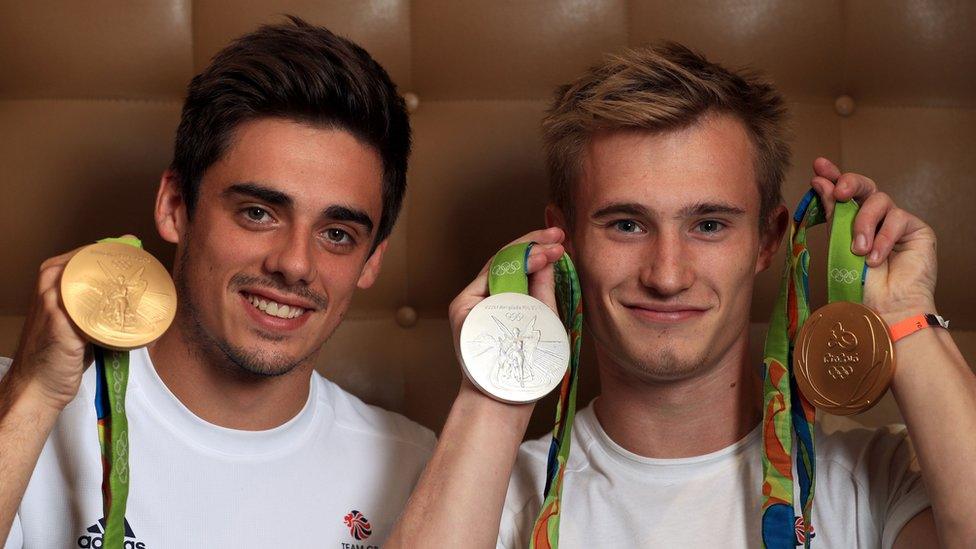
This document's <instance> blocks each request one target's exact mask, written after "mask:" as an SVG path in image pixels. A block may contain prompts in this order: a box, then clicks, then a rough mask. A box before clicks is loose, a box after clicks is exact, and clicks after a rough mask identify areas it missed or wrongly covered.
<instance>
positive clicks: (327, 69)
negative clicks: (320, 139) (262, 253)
mask: <svg viewBox="0 0 976 549" xmlns="http://www.w3.org/2000/svg"><path fill="white" fill-rule="evenodd" d="M288 19H289V21H290V22H288V23H283V24H278V25H266V26H263V27H261V28H259V29H258V30H257V31H255V32H252V33H250V34H247V35H244V36H242V37H240V38H238V39H237V40H235V41H234V42H232V43H231V44H230V45H229V46H227V47H226V48H224V49H223V50H221V51H220V52H219V53H218V54H217V55H215V56H214V58H213V59H212V60H211V62H210V65H209V66H208V67H207V68H206V69H204V70H203V72H201V73H200V74H198V75H197V76H195V77H193V80H191V81H190V85H189V86H188V88H187V97H186V101H185V102H184V104H183V114H182V117H181V119H180V126H179V129H178V130H177V132H176V145H175V148H174V153H173V163H172V165H171V166H170V169H171V170H172V172H173V174H174V175H175V176H176V178H177V180H178V182H179V185H180V190H181V192H182V193H183V198H184V200H185V202H186V206H187V214H188V215H190V216H192V215H193V211H194V208H195V206H196V201H197V197H198V191H199V188H200V181H201V179H202V178H203V174H204V172H206V170H207V169H208V168H209V167H210V166H211V165H213V163H214V162H216V161H217V160H219V159H220V158H221V156H223V154H224V153H225V152H226V151H227V147H228V145H229V143H230V142H231V140H232V138H233V134H234V131H235V129H236V128H237V127H238V126H239V125H240V124H241V123H242V122H246V121H248V120H253V119H257V118H271V117H274V118H286V119H290V120H295V121H298V122H304V123H309V124H314V125H317V126H325V127H336V128H341V129H343V130H345V131H348V132H350V133H351V134H353V135H354V136H356V138H357V139H359V140H360V141H362V142H363V143H365V144H367V145H369V146H371V147H373V148H374V149H375V150H376V151H377V152H378V153H379V155H380V157H381V158H382V160H383V213H382V215H381V217H380V222H379V227H378V228H377V231H376V236H375V238H374V239H373V246H374V248H375V246H376V244H378V243H379V242H381V241H382V240H383V239H385V238H386V237H387V236H389V234H390V231H391V230H392V229H393V224H394V223H395V222H396V218H397V215H398V214H399V212H400V206H401V205H402V203H403V195H404V192H405V191H406V186H407V179H406V176H407V157H408V156H409V155H410V122H409V119H408V116H407V111H406V106H405V104H404V101H403V98H402V97H400V96H399V94H398V93H397V90H396V85H395V84H393V82H392V81H391V80H390V77H389V75H387V73H386V71H385V70H384V69H383V67H381V66H380V65H379V63H377V62H376V61H374V60H373V58H372V57H370V56H369V54H368V53H366V50H364V49H363V48H361V47H359V46H357V45H356V44H354V43H352V42H351V41H349V40H347V39H345V38H342V37H340V36H336V35H335V34H333V33H332V32H330V31H329V30H328V29H325V28H322V27H316V26H313V25H310V24H308V23H306V22H305V21H303V20H302V19H299V18H298V17H294V16H288Z"/></svg>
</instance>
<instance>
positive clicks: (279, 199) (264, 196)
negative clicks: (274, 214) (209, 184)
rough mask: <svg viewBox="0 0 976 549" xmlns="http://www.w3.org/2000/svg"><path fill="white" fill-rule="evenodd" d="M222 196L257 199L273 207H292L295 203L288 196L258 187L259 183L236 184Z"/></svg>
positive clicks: (228, 188) (225, 190)
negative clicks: (243, 196)
mask: <svg viewBox="0 0 976 549" xmlns="http://www.w3.org/2000/svg"><path fill="white" fill-rule="evenodd" d="M222 194H223V195H224V196H230V195H233V194H242V195H245V196H250V197H253V198H257V199H258V200H260V201H262V202H267V203H268V204H271V205H273V206H291V205H292V204H293V203H294V201H293V200H292V199H291V197H290V196H288V195H287V194H285V193H283V192H281V191H276V190H274V189H269V188H268V187H264V186H262V185H258V184H257V183H236V184H234V185H231V186H230V187H227V188H226V189H224V192H223V193H222Z"/></svg>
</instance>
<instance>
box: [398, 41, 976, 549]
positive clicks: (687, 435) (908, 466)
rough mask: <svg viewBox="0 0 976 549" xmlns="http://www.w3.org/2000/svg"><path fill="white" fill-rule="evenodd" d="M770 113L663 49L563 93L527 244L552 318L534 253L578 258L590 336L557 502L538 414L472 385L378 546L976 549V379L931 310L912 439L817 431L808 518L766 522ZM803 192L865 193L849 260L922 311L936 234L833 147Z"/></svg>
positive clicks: (898, 377) (901, 305)
mask: <svg viewBox="0 0 976 549" xmlns="http://www.w3.org/2000/svg"><path fill="white" fill-rule="evenodd" d="M784 116H785V104H784V101H783V99H782V97H781V96H780V95H779V94H778V93H777V92H776V91H775V90H774V89H773V88H772V86H770V85H769V84H768V83H766V82H764V81H762V80H761V79H758V78H756V77H754V76H750V75H741V74H737V73H733V72H731V71H728V70H726V69H724V68H723V67H721V66H719V65H716V64H714V63H710V62H708V61H707V60H706V59H704V58H703V57H701V56H699V55H697V54H695V53H693V52H692V51H690V50H688V49H687V48H685V47H683V46H680V45H675V44H672V45H666V46H662V47H658V48H646V49H639V50H633V51H628V52H625V53H623V54H620V55H616V56H610V57H608V58H607V60H606V61H605V62H604V63H603V64H601V65H599V66H597V67H594V68H593V69H591V70H589V71H588V72H587V73H585V74H584V75H582V76H581V77H580V78H578V79H577V80H576V81H574V82H573V83H571V84H569V85H567V86H565V87H563V88H561V89H560V90H559V92H558V94H557V96H556V100H555V102H554V103H553V105H552V107H551V109H550V110H549V112H548V114H547V116H546V118H545V120H544V121H543V136H544V142H545V146H546V153H547V160H548V164H549V172H550V173H549V175H550V184H551V190H552V193H551V198H552V202H551V204H550V206H549V207H548V209H547V211H546V218H547V222H548V224H549V225H550V226H551V227H552V228H550V229H547V230H544V231H537V232H534V233H531V234H529V235H526V236H525V237H523V238H522V239H521V240H522V241H536V242H538V245H536V246H535V247H534V248H533V249H532V252H531V255H530V256H529V258H528V260H527V271H529V272H534V273H537V274H534V275H533V276H534V280H530V293H532V294H533V295H535V296H537V297H539V298H540V299H543V300H545V301H547V302H548V303H549V305H550V306H551V307H553V308H554V309H555V303H554V296H553V288H552V284H553V275H552V269H551V268H547V267H548V265H549V264H550V263H552V262H553V261H555V260H556V258H558V257H559V256H560V254H561V253H562V252H563V249H564V248H565V249H566V250H567V251H568V252H569V254H570V255H571V256H572V258H573V260H574V261H575V263H576V266H577V268H578V270H579V279H580V284H581V287H582V293H583V303H584V306H583V310H584V311H585V314H586V321H585V324H584V325H585V327H586V330H587V332H588V333H589V334H591V335H592V337H593V340H594V342H595V350H596V361H595V363H592V364H582V365H581V366H580V369H581V371H588V372H591V375H592V372H594V371H596V372H597V373H598V374H599V378H600V383H601V394H600V396H599V397H598V398H597V399H596V400H595V401H594V403H593V404H592V405H590V406H588V407H586V408H585V409H583V410H581V411H580V412H578V413H577V415H576V421H575V428H574V430H573V433H572V438H571V446H570V453H569V456H568V459H567V460H566V462H565V464H562V465H563V467H564V468H563V469H561V470H560V476H556V477H554V481H553V486H558V487H559V489H561V491H562V500H561V501H555V502H553V501H546V502H545V503H546V504H545V506H544V505H543V490H544V488H545V487H546V486H547V473H551V472H552V470H551V469H549V468H548V467H547V462H548V459H549V455H550V452H551V448H552V447H551V445H550V442H551V437H544V438H543V439H541V440H537V441H530V442H527V443H525V444H523V445H522V447H521V449H518V443H519V441H520V439H521V437H522V436H523V433H524V432H525V428H526V425H527V423H528V418H529V415H530V413H531V408H532V406H530V405H522V406H515V405H508V404H502V403H500V402H497V401H494V400H492V399H490V398H489V397H487V396H485V395H483V394H481V393H479V392H478V390H477V389H475V388H474V386H473V385H472V384H471V383H469V382H467V381H465V382H464V383H463V384H462V387H461V390H460V393H459V395H458V397H457V399H456V401H455V403H454V406H453V408H452V410H451V413H450V415H449V417H448V420H447V423H446V424H445V427H444V429H443V431H442V433H441V437H440V441H439V443H438V447H437V449H436V451H435V454H434V456H433V457H432V458H431V462H430V464H429V465H428V468H427V470H426V471H425V473H424V475H423V477H422V479H421V482H420V484H418V488H417V491H416V492H415V494H414V496H413V499H412V500H411V502H410V504H409V505H408V509H407V510H406V511H405V512H404V515H403V517H402V518H401V522H400V526H399V527H398V529H397V532H396V533H394V535H393V537H392V538H391V542H398V543H400V544H402V546H404V547H416V546H419V545H420V544H421V543H425V542H429V541H430V540H437V543H447V544H448V545H450V544H452V543H464V545H465V546H466V547H492V546H495V544H496V539H497V544H498V547H505V548H509V549H512V548H524V547H528V546H530V544H531V546H532V547H535V548H537V549H544V548H549V547H555V546H556V544H557V543H558V545H559V547H561V548H563V549H565V548H570V547H574V548H575V547H761V546H765V547H767V548H770V549H772V548H777V549H780V548H783V547H793V546H794V545H803V544H804V543H806V542H809V541H811V538H812V544H813V546H814V547H823V548H834V547H885V548H888V547H898V548H914V547H933V546H936V545H937V543H938V541H937V539H938V540H940V541H941V542H942V543H943V544H944V545H946V546H949V547H973V546H976V526H974V525H976V523H974V521H973V520H972V518H973V517H974V516H976V491H974V490H973V489H972V487H973V486H976V466H974V465H973V464H974V461H973V460H972V455H973V454H974V453H976V437H974V436H973V435H972V433H973V432H976V377H974V376H973V373H972V371H971V370H970V369H969V367H968V366H967V364H966V362H965V361H964V360H963V358H962V356H961V355H960V353H959V351H958V349H957V348H956V346H955V344H954V343H953V341H952V338H951V337H950V335H949V333H948V332H947V331H946V330H944V329H942V328H941V327H928V326H924V327H923V324H924V323H923V324H920V325H917V326H916V325H915V324H914V323H912V327H913V329H914V328H919V327H922V328H923V329H920V330H918V331H915V332H914V333H910V335H907V336H905V337H904V338H902V339H900V340H898V341H896V342H895V353H896V355H897V361H898V365H897V369H896V370H895V373H894V377H893V381H892V389H893V392H894V395H895V398H896V400H897V402H898V405H899V408H900V410H901V412H902V415H903V416H904V418H905V420H906V423H907V427H908V430H909V431H910V432H911V435H912V439H911V440H909V439H908V437H907V435H906V432H905V429H904V428H896V429H892V430H877V431H873V430H869V429H854V430H850V431H845V432H837V433H830V434H827V433H824V432H823V431H822V430H820V429H817V433H816V435H817V436H816V437H815V440H816V441H817V445H816V450H815V457H816V459H815V463H816V485H815V492H814V493H815V500H814V504H813V511H812V520H811V521H810V528H807V527H806V525H805V524H804V523H803V521H802V516H803V511H802V509H801V508H800V507H801V506H800V505H799V504H798V500H799V498H795V499H794V504H795V506H794V508H792V509H791V508H790V506H789V505H788V504H787V503H781V504H780V505H781V506H782V507H780V508H777V511H782V514H781V515H779V516H775V517H774V518H776V519H777V520H776V521H768V522H767V521H765V518H766V517H764V515H763V495H764V491H765V490H766V489H767V486H764V482H763V481H764V477H763V467H762V465H761V461H760V456H761V455H762V452H763V449H764V445H763V440H764V438H766V440H767V441H768V440H770V439H769V438H768V437H767V431H772V430H773V429H772V428H771V427H769V426H767V429H763V428H761V427H762V426H763V424H762V418H763V392H762V387H761V382H760V379H759V376H758V368H757V367H756V365H755V364H753V363H752V362H751V361H750V360H749V356H748V355H749V354H748V349H749V345H748V337H749V310H750V306H751V300H752V289H753V284H754V280H755V276H756V275H757V274H758V273H759V272H761V271H763V270H765V269H767V268H769V266H770V261H771V259H772V257H773V256H774V254H775V252H776V250H777V248H778V247H779V246H780V242H781V240H782V237H783V235H784V232H785V229H786V227H787V222H788V219H789V216H788V213H787V210H786V207H785V206H784V205H783V204H782V197H781V195H780V187H781V185H782V181H783V178H784V176H785V173H786V167H787V165H788V163H789V148H788V147H787V145H786V142H785V139H784V136H783V127H784ZM812 185H813V187H814V188H815V189H816V191H817V193H818V194H819V195H820V196H821V197H822V201H823V204H824V205H825V207H826V209H827V211H828V214H829V212H830V211H831V209H832V208H833V206H834V204H835V201H837V200H840V201H844V200H850V199H852V198H853V199H856V200H858V201H859V202H861V209H860V211H859V213H858V214H857V216H856V218H855V219H854V222H853V233H854V241H853V245H852V251H853V252H854V253H855V254H858V255H862V256H866V258H867V264H868V266H869V267H870V269H868V270H867V277H866V284H865V286H864V304H865V305H867V306H869V307H870V308H872V309H874V310H875V311H876V312H878V313H879V314H880V315H881V316H882V317H883V318H884V319H885V321H887V322H888V323H889V325H895V324H896V323H902V322H904V321H905V320H906V319H911V318H912V317H918V316H919V315H923V314H926V313H936V309H935V303H934V297H933V294H934V290H935V272H936V257H935V235H934V233H933V231H932V229H931V228H930V227H928V226H927V225H926V224H925V223H924V222H922V221H921V220H920V219H918V218H917V217H915V216H913V215H911V214H909V213H907V212H905V211H904V210H901V209H900V208H897V207H896V206H895V205H894V204H893V203H892V201H891V199H890V198H889V197H887V196H886V195H885V194H883V193H880V192H877V187H876V186H875V184H874V182H873V181H871V180H870V179H868V178H866V177H864V176H862V175H859V174H854V173H846V174H842V173H841V171H840V170H839V169H838V168H837V166H835V165H834V164H833V163H831V162H830V161H829V160H827V159H822V158H821V159H817V160H816V161H815V162H814V177H813V180H812ZM564 238H565V239H564ZM819 260H820V261H824V258H819ZM487 279H488V273H487V268H486V269H485V270H484V271H482V273H481V274H480V275H479V276H478V278H477V279H476V280H475V281H474V282H473V283H472V284H471V285H470V286H469V287H468V288H466V289H465V290H464V291H463V292H462V293H461V294H460V295H459V296H458V297H457V298H456V299H455V301H454V302H453V303H452V306H451V321H452V327H453V328H454V331H455V337H457V335H458V332H459V328H460V325H461V323H462V322H463V321H464V319H465V317H466V316H467V315H468V313H469V311H471V309H472V308H473V307H474V306H475V305H476V304H478V303H479V302H481V301H482V300H483V299H484V298H485V296H486V295H487V293H488V283H487ZM784 331H785V327H784ZM771 402H773V403H774V404H775V401H771ZM769 409H771V410H773V411H775V410H776V407H775V406H774V405H773V404H771V405H770V408H769ZM913 443H914V450H913ZM766 448H767V449H768V448H769V447H768V446H767V447H766ZM916 457H917V460H916ZM794 463H797V462H794ZM789 464H790V459H789V457H788V456H787V457H786V458H785V459H780V460H778V461H777V462H776V463H775V464H774V466H775V467H777V468H782V469H785V468H787V467H789V466H790V465H789ZM510 476H511V482H510V483H509V482H508V480H509V477H510ZM794 478H798V475H797V476H795V477H794ZM923 480H924V486H923V483H922V481H923ZM785 484H789V486H790V487H792V482H790V479H789V478H787V479H786V481H785V482H783V485H785ZM780 486H782V485H780ZM506 489H507V493H506ZM553 489H554V490H555V489H556V488H553ZM788 489H789V488H785V489H784V493H785V492H787V490H788ZM767 493H768V492H767ZM799 493H800V492H799V490H797V494H799ZM784 501H785V500H784ZM557 513H558V515H559V517H560V518H559V522H558V523H555V522H554V521H550V520H549V518H550V517H552V516H554V515H555V514H557ZM782 519H785V520H782ZM764 523H765V524H769V525H774V526H775V528H766V529H764V528H762V526H763V525H764ZM557 524H558V525H557ZM461 526H463V528H462V527H461ZM936 533H937V534H938V538H937V536H936ZM454 535H456V536H457V537H455V538H450V537H448V536H454Z"/></svg>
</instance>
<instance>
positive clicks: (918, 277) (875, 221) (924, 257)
mask: <svg viewBox="0 0 976 549" xmlns="http://www.w3.org/2000/svg"><path fill="white" fill-rule="evenodd" d="M813 171H814V173H815V174H816V176H815V177H814V178H813V180H812V181H811V182H810V184H811V186H813V188H814V189H816V190H817V193H818V194H819V195H820V198H821V202H822V203H823V205H824V208H825V209H826V212H827V216H828V217H830V216H831V215H832V214H833V208H834V204H835V203H836V202H838V201H840V202H843V201H847V200H850V199H852V198H853V199H854V200H856V201H857V202H858V203H859V204H860V205H861V209H860V210H859V211H858V213H857V217H855V218H854V244H853V246H852V251H853V252H854V253H855V254H857V255H862V256H867V259H866V261H867V264H868V266H869V267H871V269H870V270H869V271H868V275H867V279H866V281H865V285H864V304H865V305H866V306H868V307H870V308H871V309H874V310H875V311H877V312H878V314H880V315H881V316H882V317H883V318H884V319H885V320H886V321H887V322H889V323H893V322H897V321H899V320H903V319H905V318H907V317H909V316H913V315H917V314H920V313H929V312H935V297H934V296H935V280H936V274H937V263H936V238H935V232H934V231H933V230H932V228H931V227H929V226H928V225H926V224H925V222H923V221H922V220H921V219H919V218H917V217H915V216H914V215H912V214H910V213H908V212H906V211H905V210H903V209H901V208H899V207H898V206H896V205H895V203H894V202H893V201H892V199H891V197H890V196H888V195H887V194H885V193H883V192H880V191H879V190H878V186H877V185H876V184H875V182H874V181H872V180H871V179H870V178H868V177H865V176H863V175H860V174H856V173H841V171H840V169H838V168H837V166H836V165H835V164H834V163H833V162H831V161H830V160H827V159H826V158H818V159H816V160H815V161H814V162H813Z"/></svg>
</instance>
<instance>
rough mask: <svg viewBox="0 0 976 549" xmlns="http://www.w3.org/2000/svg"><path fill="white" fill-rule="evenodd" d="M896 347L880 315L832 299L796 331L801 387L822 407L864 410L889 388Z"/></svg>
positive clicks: (836, 410)
mask: <svg viewBox="0 0 976 549" xmlns="http://www.w3.org/2000/svg"><path fill="white" fill-rule="evenodd" d="M893 351H894V347H893V344H892V342H891V337H890V336H889V334H888V327H887V325H886V324H885V323H884V321H883V320H881V317H879V316H878V315H877V313H875V312H874V311H872V310H871V309H868V308H867V307H865V306H863V305H860V304H857V303H851V302H835V303H831V304H830V305H827V306H825V307H822V308H820V309H818V310H817V311H815V312H814V313H813V314H811V315H810V318H808V319H807V321H806V322H805V323H804V324H803V326H802V327H801V328H800V332H799V334H798V335H797V343H796V347H795V348H794V356H793V370H794V374H795V376H796V383H797V386H798V387H799V388H800V391H801V392H802V393H803V396H805V397H806V398H807V400H809V401H810V402H811V403H813V405H814V406H816V407H817V408H820V409H821V410H824V411H826V412H830V413H832V414H838V415H851V414H857V413H861V412H863V411H865V410H867V409H869V408H871V407H872V406H874V405H875V404H877V402H878V401H879V400H880V399H881V397H882V396H884V393H885V392H886V391H887V390H888V384H889V383H890V382H891V377H892V375H893V374H894V358H893V357H894V355H893Z"/></svg>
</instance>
